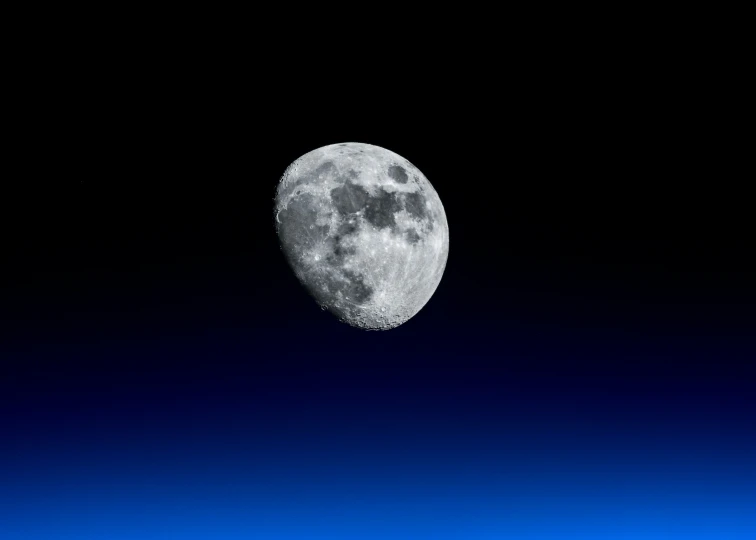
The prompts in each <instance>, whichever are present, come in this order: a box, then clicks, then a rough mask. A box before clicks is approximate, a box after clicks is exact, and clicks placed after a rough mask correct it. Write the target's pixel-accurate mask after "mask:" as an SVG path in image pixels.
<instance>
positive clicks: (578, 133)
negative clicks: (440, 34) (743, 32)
mask: <svg viewBox="0 0 756 540" xmlns="http://www.w3.org/2000/svg"><path fill="white" fill-rule="evenodd" d="M103 33H104V34H107V33H108V30H107V29H105V30H103ZM611 33H612V32H611V30H610V31H608V32H607V34H611ZM474 34H475V32H470V34H469V35H465V39H464V40H460V41H456V42H454V41H453V40H451V42H452V43H453V44H452V45H450V46H448V47H442V46H440V45H438V44H437V43H436V42H431V41H428V42H423V41H422V40H420V41H419V42H418V43H415V44H413V45H414V46H413V47H412V48H411V49H410V48H409V47H408V46H406V45H407V44H406V43H404V44H400V45H402V46H399V47H398V48H397V51H396V52H394V51H393V50H392V51H389V50H388V49H382V50H378V51H376V50H374V49H371V48H369V47H367V46H364V45H363V44H362V43H363V42H362V41H359V42H358V44H349V42H346V43H344V42H339V41H340V40H339V39H336V40H335V43H332V44H331V43H329V44H323V43H321V42H318V41H315V40H314V37H313V40H311V41H310V42H309V43H308V44H305V45H303V49H300V50H299V51H298V52H297V53H296V54H295V55H293V56H286V55H285V54H284V52H283V51H281V50H278V51H275V53H274V52H273V51H272V50H271V49H270V47H269V46H268V45H269V44H267V43H266V41H265V40H262V39H261V40H259V41H256V40H255V39H254V38H252V39H251V40H250V39H249V38H246V37H243V36H242V37H240V36H239V35H237V34H234V33H233V32H229V33H228V35H227V34H226V33H224V32H220V31H218V32H217V33H214V34H213V35H212V38H209V37H208V38H207V39H205V40H202V39H198V40H197V45H191V46H190V45H189V42H188V41H183V40H181V39H173V38H170V39H169V38H166V39H165V40H164V41H163V40H155V41H154V42H153V41H150V42H148V43H147V44H145V42H144V41H143V40H142V38H137V37H134V35H132V34H128V33H127V34H126V35H127V36H130V37H129V39H121V40H118V39H116V40H115V43H112V44H111V43H108V44H107V46H101V45H102V43H101V41H98V40H94V41H93V40H91V39H90V40H83V41H82V43H80V44H76V45H73V46H72V47H66V48H62V49H58V48H56V47H46V48H45V47H43V49H42V51H41V52H40V53H38V55H37V56H36V58H37V59H38V61H37V62H35V63H31V64H28V65H27V66H26V67H25V70H26V72H28V73H29V77H28V78H23V77H22V78H21V79H19V81H20V82H18V83H17V84H18V90H19V93H20V94H23V98H24V99H23V104H20V103H22V102H21V101H19V104H17V105H16V106H15V109H16V112H19V113H20V114H21V116H22V118H23V119H22V122H20V123H19V124H18V128H17V131H16V132H15V137H14V142H15V143H16V146H17V148H18V152H17V155H16V156H15V157H16V158H17V159H18V161H17V162H16V163H17V164H20V165H22V166H21V167H20V168H19V169H17V170H16V169H14V170H13V172H12V175H13V178H15V179H16V180H15V181H11V182H9V183H8V185H7V186H6V187H5V188H4V189H5V196H3V197H2V198H0V204H2V207H3V216H2V217H3V221H4V223H3V229H2V231H3V246H2V255H3V263H2V269H3V270H2V271H3V274H4V277H3V280H2V282H1V283H0V319H1V320H2V325H1V326H0V362H1V363H0V437H1V439H0V441H1V443H2V444H0V463H1V464H2V465H1V466H0V472H1V473H2V476H1V477H0V502H1V503H2V505H0V533H2V534H0V536H3V538H25V539H31V538H53V537H54V538H59V539H62V538H77V539H82V538H98V539H101V538H118V539H121V538H123V539H126V538H143V539H148V538H174V537H176V538H178V537H180V538H184V539H188V538H265V539H278V538H328V539H337V538H350V539H354V538H413V539H418V538H434V539H440V538H455V539H456V538H459V539H479V538H480V539H483V538H486V539H488V538H497V539H498V538H507V537H512V538H519V539H529V538H533V539H536V538H538V539H542V538H560V539H563V538H580V539H583V540H586V539H589V538H602V539H603V538H633V539H634V538H646V539H654V538H687V539H693V538H728V539H734V538H741V537H742V538H746V537H750V534H753V532H754V530H756V521H754V518H753V512H752V509H753V508H754V505H756V460H755V459H754V455H756V425H754V424H755V419H756V397H754V396H755V395H756V394H755V393H754V391H756V367H755V365H754V359H755V358H756V338H754V332H753V329H754V326H755V324H756V315H755V314H756V310H755V309H754V307H755V306H756V284H755V281H754V278H755V277H756V259H754V255H753V240H752V237H753V230H755V229H756V227H755V226H756V223H754V214H753V211H752V199H751V198H750V197H748V196H747V195H746V193H747V189H746V188H747V187H748V185H747V184H748V183H749V182H750V181H751V179H752V177H753V175H752V171H751V174H748V173H747V172H746V171H747V170H746V169H743V168H742V160H743V158H744V157H745V151H746V148H745V144H744V142H743V141H742V140H741V139H739V138H738V137H737V129H736V127H733V125H732V124H733V123H734V124H736V125H737V124H738V122H739V120H738V108H737V106H735V105H734V101H735V98H734V97H733V96H734V94H735V93H736V92H737V90H738V88H740V87H739V84H738V81H737V80H736V79H737V76H736V75H737V70H734V71H730V70H729V68H728V67H727V66H726V65H724V64H723V63H722V62H721V61H719V60H718V59H717V58H716V57H712V56H711V55H710V54H709V53H708V52H707V51H708V49H707V48H706V47H701V48H700V49H699V48H696V47H694V46H693V45H692V44H690V43H687V44H686V43H684V42H683V43H681V42H680V41H676V40H671V41H670V43H664V40H661V41H660V42H659V43H658V45H656V44H655V45H654V46H648V47H641V46H639V45H638V44H639V43H647V40H646V38H643V39H640V38H638V37H637V35H635V34H632V33H630V37H628V38H627V39H618V40H617V41H616V42H610V41H607V39H606V38H602V39H598V38H595V37H594V38H593V39H588V38H581V37H580V36H579V35H578V34H577V33H576V34H575V35H573V34H571V33H570V32H565V33H564V34H560V35H553V34H550V33H549V32H544V33H543V34H537V33H535V34H528V36H529V37H528V36H525V34H527V33H523V34H522V35H518V36H519V38H518V39H514V38H512V37H505V38H501V39H499V38H498V37H496V35H493V36H492V35H486V34H485V33H482V34H483V35H482V37H475V36H474ZM633 35H635V37H634V38H633V37H632V36H633ZM352 37H354V36H352ZM547 38H550V39H547ZM364 39H365V40H368V39H367V37H366V38H364ZM471 41H472V42H473V43H472V44H470V42H471ZM75 42H76V39H75V38H73V37H72V38H71V40H70V43H75ZM462 42H464V43H467V46H463V45H464V43H462ZM192 43H194V42H192ZM405 46H406V47H405ZM733 74H735V76H733V77H732V78H731V77H730V76H731V75H733ZM32 75H33V77H32ZM349 141H357V142H365V143H370V144H375V145H379V146H383V147H385V148H388V149H390V150H392V151H394V152H397V153H398V154H400V155H402V156H404V157H406V158H407V159H409V160H410V161H411V162H412V163H413V164H415V165H416V166H417V167H418V168H419V169H420V170H422V171H423V173H424V174H425V175H426V176H427V178H428V179H429V180H430V181H431V183H432V184H433V185H434V187H435V188H436V190H437V191H438V193H439V195H440V197H441V200H442V202H443V204H444V207H445V209H446V212H447V218H448V221H449V228H450V237H451V239H450V255H449V261H448V265H447V269H446V272H445V274H444V278H443V280H442V281H441V284H440V286H439V287H438V289H437V291H436V293H435V295H434V296H433V297H432V298H431V300H430V301H429V302H428V304H427V305H426V306H425V307H424V308H423V310H421V311H420V312H419V313H418V314H417V315H416V316H415V317H414V318H413V319H411V320H410V321H408V322H407V323H405V324H404V325H402V326H400V327H399V328H397V329H394V330H391V331H389V332H363V331H360V330H357V329H353V328H351V327H348V326H346V325H343V324H341V323H339V322H338V321H336V319H335V318H333V317H332V316H331V315H329V314H327V313H325V312H322V311H320V309H318V307H317V306H316V304H315V302H314V301H312V300H311V299H310V298H309V297H308V296H307V294H306V292H305V291H304V289H303V288H301V286H300V285H299V284H298V283H297V281H296V279H295V277H294V276H293V274H292V273H291V271H290V270H289V269H288V267H287V266H286V263H285V261H284V259H283V256H282V254H281V252H280V250H279V249H278V245H277V239H276V236H275V231H274V229H273V226H272V203H273V195H274V190H275V186H276V182H277V181H278V179H279V177H280V176H281V174H282V173H283V171H284V170H285V168H286V167H287V166H288V165H289V163H291V162H292V161H293V160H295V159H296V158H298V157H299V156H300V155H302V154H304V153H306V152H308V151H310V150H313V149H315V148H317V147H320V146H324V145H328V144H333V143H338V142H349ZM14 148H15V147H14ZM751 168H752V167H751ZM10 175H11V169H10V168H9V169H8V176H9V177H10ZM17 188H20V189H17Z"/></svg>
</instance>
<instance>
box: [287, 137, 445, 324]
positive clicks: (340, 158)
mask: <svg viewBox="0 0 756 540" xmlns="http://www.w3.org/2000/svg"><path fill="white" fill-rule="evenodd" d="M274 215H275V225H276V231H277V233H278V237H279V240H280V243H281V249H282V250H283V253H284V255H285V256H286V260H287V261H288V263H289V265H290V266H291V268H292V270H293V271H294V273H295V274H296V276H297V278H298V279H299V281H300V282H301V283H302V285H304V287H305V288H306V289H307V290H308V291H309V292H310V294H312V296H313V297H314V298H315V300H316V302H317V303H318V304H319V305H320V306H321V307H322V308H323V309H327V310H329V311H330V312H331V313H333V314H334V315H335V316H336V317H338V318H339V320H341V321H343V322H346V323H348V324H350V325H352V326H355V327H358V328H363V329H367V330H388V329H390V328H395V327H397V326H399V325H400V324H402V323H404V322H406V321H407V320H409V319H410V318H412V317H413V316H414V315H415V314H416V313H417V312H418V311H420V309H421V308H422V307H423V306H424V305H425V304H426V303H427V302H428V300H429V299H430V297H431V296H432V295H433V293H434V292H435V290H436V288H437V287H438V284H439V282H440V281H441V276H442V275H443V273H444V268H445V267H446V259H447V257H448V254H449V227H448V224H447V221H446V213H445V212H444V207H443V205H442V204H441V199H439V197H438V194H437V193H436V190H435V189H433V186H431V184H430V182H428V180H427V179H426V178H425V176H424V175H423V174H422V173H421V172H420V171H419V170H418V169H417V168H416V167H415V166H414V165H412V164H411V163H410V162H409V161H407V160H406V159H404V158H403V157H401V156H399V155H397V154H395V153H393V152H391V151H389V150H386V149H384V148H381V147H379V146H373V145H369V144H362V143H343V144H334V145H330V146H324V147H322V148H318V149H317V150H313V151H312V152H309V153H307V154H305V155H303V156H302V157H300V158H299V159H297V160H296V161H295V162H294V163H292V164H291V165H290V166H289V167H288V168H287V169H286V172H284V174H283V176H282V177H281V180H280V182H279V184H278V188H277V190H276V199H275V210H274Z"/></svg>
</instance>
